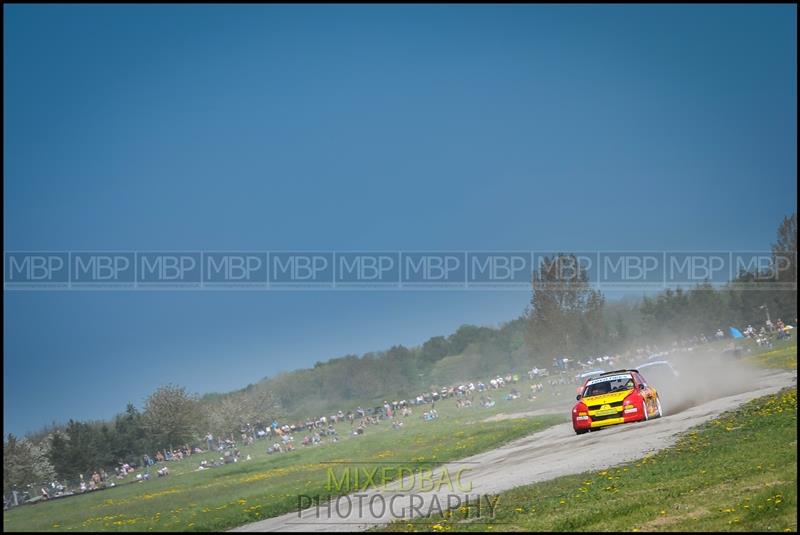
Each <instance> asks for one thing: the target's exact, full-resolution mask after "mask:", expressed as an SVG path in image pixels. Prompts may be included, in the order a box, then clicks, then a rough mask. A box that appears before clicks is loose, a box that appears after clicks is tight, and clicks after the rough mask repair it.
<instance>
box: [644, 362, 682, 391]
mask: <svg viewBox="0 0 800 535" xmlns="http://www.w3.org/2000/svg"><path fill="white" fill-rule="evenodd" d="M636 369H637V370H639V371H640V372H642V373H643V374H647V377H648V379H650V380H652V381H653V383H655V384H659V385H662V386H663V385H670V384H673V383H675V382H676V381H678V378H679V377H680V373H678V370H676V369H675V368H674V367H673V366H672V364H670V363H669V361H666V360H651V361H649V362H645V363H644V364H642V365H640V366H638V367H637V368H636Z"/></svg>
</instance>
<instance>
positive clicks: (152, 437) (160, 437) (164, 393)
mask: <svg viewBox="0 0 800 535" xmlns="http://www.w3.org/2000/svg"><path fill="white" fill-rule="evenodd" d="M143 423H144V428H145V431H146V433H147V438H148V440H149V441H150V442H151V443H152V444H153V445H154V446H155V447H158V448H172V447H176V446H179V445H183V444H186V443H189V442H192V441H194V440H195V439H196V438H197V434H198V429H199V426H200V424H201V423H202V422H201V412H200V406H199V403H198V400H197V397H196V396H191V395H189V394H188V393H187V392H186V389H185V388H184V387H181V386H176V385H172V384H170V385H166V386H162V387H160V388H158V389H157V390H156V391H155V392H153V393H152V394H150V396H149V397H148V398H147V400H146V401H145V407H144V415H143Z"/></svg>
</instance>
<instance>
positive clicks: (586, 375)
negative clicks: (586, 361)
mask: <svg viewBox="0 0 800 535" xmlns="http://www.w3.org/2000/svg"><path fill="white" fill-rule="evenodd" d="M604 373H606V372H605V370H591V371H588V372H583V373H579V374H578V375H576V376H575V383H577V384H578V385H583V383H585V382H586V380H587V379H593V378H595V377H598V376H600V375H603V374H604Z"/></svg>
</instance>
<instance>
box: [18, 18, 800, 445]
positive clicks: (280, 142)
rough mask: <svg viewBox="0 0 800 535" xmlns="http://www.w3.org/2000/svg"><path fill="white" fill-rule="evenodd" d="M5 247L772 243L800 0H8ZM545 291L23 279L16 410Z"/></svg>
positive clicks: (358, 345) (324, 346)
mask: <svg viewBox="0 0 800 535" xmlns="http://www.w3.org/2000/svg"><path fill="white" fill-rule="evenodd" d="M4 15H5V17H4V30H5V31H4V81H5V84H4V85H5V87H4V89H5V93H4V102H3V108H4V120H3V121H4V124H3V127H4V134H5V135H4V147H3V151H4V164H3V165H4V175H5V181H4V206H3V207H4V234H3V239H4V249H5V250H128V249H132V250H143V249H150V250H170V249H180V250H213V249H222V250H313V249H325V250H376V251H377V250H403V249H405V250H438V249H444V250H464V249H473V250H508V249H512V250H530V249H537V248H538V249H551V248H555V249H560V250H603V249H606V250H608V249H625V250H635V249H647V250H656V249H666V250H676V249H688V250H702V249H712V250H727V249H740V250H741V249H764V248H766V247H768V245H769V243H770V242H771V241H772V240H773V238H774V233H775V229H776V228H777V226H778V224H779V222H780V219H781V217H782V216H783V215H784V214H789V213H791V212H793V211H795V210H796V200H795V199H796V195H797V166H796V158H797V153H796V143H797V122H796V116H797V104H796V102H797V84H796V80H797V68H796V65H797V56H796V42H797V28H796V7H795V6H788V5H784V6H742V5H732V6H663V5H662V6H649V7H645V6H536V5H531V6H499V7H495V6H366V7H361V6H311V5H306V6H235V7H226V6H212V5H198V6H191V7H176V6H120V7H111V6H70V7H61V6H21V5H12V6H4ZM528 299H529V295H528V293H527V292H524V291H519V292H457V291H449V292H424V291H418V292H412V291H404V292H346V291H337V292H259V293H257V292H183V293H181V292H133V291H128V292H126V291H113V292H78V291H72V292H25V291H5V292H4V296H3V300H4V309H5V310H4V311H5V314H4V325H3V328H4V335H5V336H4V372H5V373H4V379H3V386H4V394H3V399H4V409H3V415H4V432H14V433H24V432H26V431H30V430H33V429H36V428H38V427H40V426H41V425H43V424H46V423H49V422H52V421H54V420H55V421H63V420H66V419H67V418H69V417H74V418H81V419H85V418H108V417H111V416H112V415H113V414H114V413H115V412H117V411H120V410H122V409H123V408H124V406H125V404H126V403H127V402H128V401H131V402H134V403H136V404H140V403H141V402H142V400H143V399H144V397H145V396H146V395H147V394H148V393H149V392H151V391H152V390H154V389H155V388H156V387H157V386H159V385H161V384H164V383H167V382H174V383H179V384H182V385H185V386H187V387H188V388H189V389H190V390H193V391H198V392H206V391H225V390H229V389H233V388H238V387H241V386H244V385H246V384H247V383H249V382H253V381H256V380H258V379H260V378H262V377H264V376H266V375H272V374H274V373H276V372H277V371H280V370H287V369H295V368H298V367H304V366H308V365H313V363H314V362H316V361H318V360H326V359H328V358H330V357H334V356H339V355H342V354H345V353H363V352H365V351H368V350H376V349H383V348H387V347H389V346H391V345H393V344H395V343H403V344H407V345H415V344H419V343H421V342H423V341H424V340H425V339H427V338H428V337H430V336H433V335H438V334H447V333H449V332H451V331H452V330H454V329H455V328H456V327H457V326H458V325H460V324H462V323H479V324H497V323H498V322H500V321H504V320H508V319H512V318H514V317H516V316H517V315H518V314H519V313H520V312H521V311H522V309H523V308H524V307H525V305H526V303H527V301H528Z"/></svg>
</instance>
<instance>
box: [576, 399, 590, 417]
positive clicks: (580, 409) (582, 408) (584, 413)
mask: <svg viewBox="0 0 800 535" xmlns="http://www.w3.org/2000/svg"><path fill="white" fill-rule="evenodd" d="M572 414H573V415H574V416H575V420H578V421H581V420H588V419H589V408H588V407H587V406H586V404H585V403H583V402H582V401H581V402H580V403H577V404H576V405H575V407H574V408H573V409H572Z"/></svg>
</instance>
